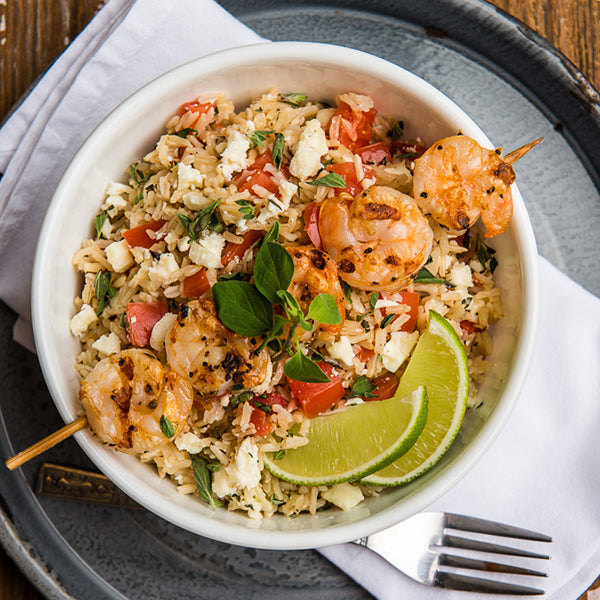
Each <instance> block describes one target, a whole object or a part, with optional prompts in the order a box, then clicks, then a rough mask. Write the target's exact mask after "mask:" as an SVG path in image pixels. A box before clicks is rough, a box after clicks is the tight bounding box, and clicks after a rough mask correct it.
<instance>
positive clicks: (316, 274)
mask: <svg viewBox="0 0 600 600" xmlns="http://www.w3.org/2000/svg"><path fill="white" fill-rule="evenodd" d="M286 250H287V251H288V252H289V253H290V256H291V257H292V260H293V261H294V277H293V279H292V283H291V285H290V290H289V291H290V293H291V294H292V295H293V296H294V298H296V300H298V304H300V307H301V308H302V310H303V311H304V312H305V313H306V311H307V310H308V307H309V305H310V303H311V302H312V300H314V298H315V297H316V296H318V295H319V294H331V295H332V296H333V298H334V299H335V303H336V304H337V307H338V310H339V311H340V315H341V316H342V320H341V322H340V323H339V324H337V325H324V324H321V328H323V329H325V330H326V331H330V332H331V333H338V332H339V331H340V330H341V328H342V325H343V324H344V318H345V315H346V308H345V306H344V291H343V290H342V286H341V284H340V280H339V274H338V268H337V265H336V264H335V262H334V261H333V260H332V259H331V258H330V257H329V256H327V254H325V252H322V251H321V250H319V249H318V248H315V247H313V246H286Z"/></svg>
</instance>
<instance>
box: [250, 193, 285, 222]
mask: <svg viewBox="0 0 600 600" xmlns="http://www.w3.org/2000/svg"><path fill="white" fill-rule="evenodd" d="M289 206H290V201H289V198H288V199H287V202H284V201H283V199H281V200H279V199H278V198H276V197H275V196H274V195H273V194H269V195H268V196H267V198H266V204H265V206H264V207H263V208H262V209H261V211H260V212H259V213H258V216H257V217H256V220H257V221H258V222H259V223H266V222H267V221H268V220H269V219H272V218H273V217H276V216H277V215H278V214H279V213H282V212H283V211H284V210H287V209H288V208H289Z"/></svg>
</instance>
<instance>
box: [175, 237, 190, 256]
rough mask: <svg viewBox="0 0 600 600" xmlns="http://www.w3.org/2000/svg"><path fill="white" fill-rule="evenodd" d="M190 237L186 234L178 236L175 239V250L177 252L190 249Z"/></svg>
mask: <svg viewBox="0 0 600 600" xmlns="http://www.w3.org/2000/svg"><path fill="white" fill-rule="evenodd" d="M190 242H191V240H190V238H189V237H188V236H187V235H184V236H182V237H180V238H179V239H178V240H177V250H179V252H187V251H188V250H189V249H190Z"/></svg>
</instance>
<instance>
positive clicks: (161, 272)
mask: <svg viewBox="0 0 600 600" xmlns="http://www.w3.org/2000/svg"><path fill="white" fill-rule="evenodd" d="M178 271H179V265H178V264H177V260H176V259H175V256H173V254H172V253H171V252H165V253H164V254H161V255H160V256H159V258H158V260H157V259H154V260H153V261H152V266H151V267H150V268H149V269H148V278H149V279H150V282H151V283H152V285H154V286H155V287H161V286H165V285H166V284H168V283H171V282H173V281H175V279H177V272H178Z"/></svg>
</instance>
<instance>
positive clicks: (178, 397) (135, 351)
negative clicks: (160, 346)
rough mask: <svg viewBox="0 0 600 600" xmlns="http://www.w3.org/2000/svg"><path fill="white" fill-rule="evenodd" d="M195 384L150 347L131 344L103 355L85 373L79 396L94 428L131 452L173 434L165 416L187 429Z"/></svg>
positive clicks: (104, 438) (177, 428) (176, 427)
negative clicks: (164, 425)
mask: <svg viewBox="0 0 600 600" xmlns="http://www.w3.org/2000/svg"><path fill="white" fill-rule="evenodd" d="M193 396H194V393H193V390H192V386H191V385H190V384H189V383H188V382H187V381H186V380H185V379H184V378H183V377H181V376H180V375H178V374H177V373H175V372H174V371H171V370H169V369H168V368H165V367H164V366H163V364H162V363H161V362H160V361H159V360H158V359H157V358H156V357H155V356H154V355H153V354H152V353H151V352H149V351H147V350H142V349H140V348H131V349H129V350H124V351H122V352H119V353H117V354H112V355H111V356H108V357H107V358H104V359H102V360H101V361H100V362H99V363H98V364H97V365H96V366H95V367H94V369H93V370H92V371H91V373H90V374H89V375H88V376H87V377H86V378H85V380H84V381H83V382H82V384H81V388H80V390H79V399H80V400H81V403H82V404H83V407H84V408H85V412H86V416H87V419H88V423H89V425H90V427H91V428H92V431H94V432H95V433H96V435H97V436H98V437H99V438H100V439H101V440H102V441H103V442H106V443H107V444H111V445H115V446H116V447H117V448H118V449H120V450H124V451H131V452H145V451H147V450H153V449H155V448H158V447H159V446H161V445H162V444H165V443H166V442H167V441H168V439H167V437H166V436H165V434H164V433H163V432H162V431H161V427H160V420H161V417H163V416H164V417H167V418H168V419H169V420H170V421H171V423H172V424H173V428H174V431H175V435H178V434H179V433H181V432H182V430H183V428H184V426H185V422H186V420H187V418H188V416H189V414H190V411H191V409H192V401H193Z"/></svg>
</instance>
